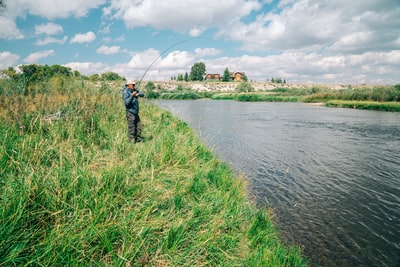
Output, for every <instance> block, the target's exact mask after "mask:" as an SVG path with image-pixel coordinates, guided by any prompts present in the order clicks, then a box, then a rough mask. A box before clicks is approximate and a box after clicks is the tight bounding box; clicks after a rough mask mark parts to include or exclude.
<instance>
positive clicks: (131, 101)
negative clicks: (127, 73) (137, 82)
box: [122, 86, 144, 114]
mask: <svg viewBox="0 0 400 267" xmlns="http://www.w3.org/2000/svg"><path fill="white" fill-rule="evenodd" d="M135 91H136V92H138V96H140V97H143V96H144V93H143V92H140V91H137V90H135ZM122 99H123V100H124V104H125V108H126V112H130V113H132V114H138V113H139V101H138V97H137V96H133V95H132V91H131V90H130V89H129V87H127V86H125V88H124V90H123V91H122Z"/></svg>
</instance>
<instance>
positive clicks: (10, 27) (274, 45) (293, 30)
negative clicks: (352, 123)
mask: <svg viewBox="0 0 400 267" xmlns="http://www.w3.org/2000/svg"><path fill="white" fill-rule="evenodd" d="M4 2H5V4H6V9H5V10H3V11H2V12H1V13H0V69H5V68H7V67H9V66H14V67H17V66H18V65H22V64H43V65H44V64H48V65H52V64H59V65H64V66H68V67H70V68H71V69H73V70H78V71H80V72H81V73H82V74H85V75H91V74H94V73H98V74H101V73H104V72H106V71H113V72H117V73H118V74H120V75H121V76H123V77H126V78H127V79H140V78H141V77H142V76H143V74H144V73H145V70H146V69H147V68H148V67H149V66H150V64H152V63H153V62H154V64H153V65H152V67H151V68H150V70H149V71H148V72H147V73H146V76H145V77H144V79H145V80H169V79H170V78H171V77H172V76H177V75H178V74H179V73H181V74H184V73H185V72H188V73H189V72H190V68H191V67H192V66H193V64H195V63H196V62H204V63H205V65H206V71H207V73H220V74H223V72H224V70H225V68H228V69H229V70H230V71H242V72H245V73H246V75H247V76H248V78H249V79H250V80H254V81H267V80H269V79H271V78H272V77H274V78H275V77H279V78H284V79H285V80H286V81H287V82H288V83H328V84H333V83H334V84H338V83H339V84H359V83H368V84H397V83H400V75H399V73H400V1H399V0H353V1H348V0H335V1H332V0H280V1H279V0H258V1H257V0H223V1H215V0H202V1H199V0H164V1H161V0H68V1H65V0H52V1H50V0H34V1H33V0H5V1H4ZM168 48H169V49H168Z"/></svg>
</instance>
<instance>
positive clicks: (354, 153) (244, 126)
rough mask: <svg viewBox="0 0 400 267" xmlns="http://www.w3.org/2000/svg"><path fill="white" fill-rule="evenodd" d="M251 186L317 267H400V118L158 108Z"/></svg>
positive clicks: (266, 107) (222, 106)
mask: <svg viewBox="0 0 400 267" xmlns="http://www.w3.org/2000/svg"><path fill="white" fill-rule="evenodd" d="M157 103H158V104H159V105H160V106H161V107H163V108H165V109H168V110H171V111H172V112H173V113H174V114H175V115H177V116H179V117H181V118H182V119H183V120H185V121H187V122H188V123H189V125H191V127H192V128H193V129H195V130H196V132H197V133H198V134H199V136H200V137H201V138H202V139H203V140H204V141H205V142H206V143H207V144H208V145H209V146H210V147H213V148H214V150H215V152H216V153H217V154H218V155H219V156H220V157H221V158H223V159H224V160H225V161H227V162H228V163H231V164H232V166H233V167H234V168H235V169H236V170H237V171H239V172H242V173H244V174H245V175H246V176H247V177H248V179H249V186H250V191H251V192H252V193H253V194H254V195H255V196H256V198H257V201H258V203H259V204H260V205H266V206H271V207H272V208H273V209H274V210H275V214H276V216H277V221H276V223H277V226H278V227H279V228H280V229H281V230H282V238H284V239H285V240H287V241H288V242H290V243H292V244H298V245H300V246H301V247H303V248H304V253H305V255H306V256H307V258H308V259H309V260H310V262H311V266H393V267H394V266H400V167H399V166H400V113H387V112H375V111H361V110H352V109H332V108H325V107H317V106H310V105H305V104H299V103H243V102H235V101H210V100H197V101H157Z"/></svg>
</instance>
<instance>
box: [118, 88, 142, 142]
mask: <svg viewBox="0 0 400 267" xmlns="http://www.w3.org/2000/svg"><path fill="white" fill-rule="evenodd" d="M135 85H136V83H135V81H134V80H129V81H127V82H126V84H125V87H124V90H123V91H122V99H123V100H124V104H125V111H126V112H125V113H126V120H127V121H128V140H129V142H135V143H138V142H141V141H142V136H141V133H142V123H141V121H140V117H139V99H138V98H139V97H144V93H143V92H140V91H138V90H136V88H135Z"/></svg>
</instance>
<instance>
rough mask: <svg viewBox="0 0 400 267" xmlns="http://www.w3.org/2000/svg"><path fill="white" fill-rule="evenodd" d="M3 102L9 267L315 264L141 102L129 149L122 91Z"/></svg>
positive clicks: (179, 131) (190, 140) (67, 87)
mask: <svg viewBox="0 0 400 267" xmlns="http://www.w3.org/2000/svg"><path fill="white" fill-rule="evenodd" d="M45 86H48V87H46V88H47V89H46V90H48V91H47V92H46V93H45V94H44V93H38V91H37V93H36V94H35V95H30V94H28V95H24V94H15V95H2V96H0V120H1V121H0V177H1V179H0V266H305V265H306V263H305V260H304V259H303V258H302V255H301V251H300V250H299V249H298V248H296V247H291V246H286V245H283V244H282V242H281V241H280V240H279V238H278V233H277V230H276V229H275V227H274V225H273V222H272V221H271V216H270V214H269V212H268V211H267V210H264V209H258V208H256V207H255V206H254V205H253V204H251V202H250V201H249V198H248V196H247V195H246V189H245V181H244V179H243V178H241V177H237V176H236V175H235V174H234V173H233V172H232V170H231V169H230V167H229V166H227V165H226V164H225V163H223V162H221V161H220V160H219V159H217V158H216V157H215V156H214V155H213V154H212V152H211V151H210V150H209V149H208V148H206V147H205V146H204V145H203V144H202V142H201V141H200V140H199V139H198V137H196V135H195V134H194V132H193V131H192V130H191V129H190V127H189V126H188V125H187V124H186V123H184V122H182V121H180V120H178V119H176V118H174V117H173V116H172V115H171V114H170V113H169V112H165V111H162V110H161V109H159V108H158V107H157V106H156V105H154V104H152V103H151V102H149V101H148V100H145V99H142V102H141V118H142V121H143V136H144V138H145V142H143V143H139V144H132V143H128V141H127V137H126V122H125V120H126V119H125V115H124V108H123V104H122V100H121V96H120V88H119V85H115V86H112V85H107V84H102V85H100V86H97V87H96V86H93V85H89V84H86V83H83V82H82V81H73V80H69V81H66V82H65V83H64V84H63V86H64V88H60V87H57V85H55V86H54V87H52V86H50V85H45Z"/></svg>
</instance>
